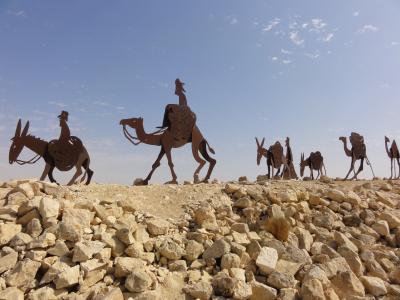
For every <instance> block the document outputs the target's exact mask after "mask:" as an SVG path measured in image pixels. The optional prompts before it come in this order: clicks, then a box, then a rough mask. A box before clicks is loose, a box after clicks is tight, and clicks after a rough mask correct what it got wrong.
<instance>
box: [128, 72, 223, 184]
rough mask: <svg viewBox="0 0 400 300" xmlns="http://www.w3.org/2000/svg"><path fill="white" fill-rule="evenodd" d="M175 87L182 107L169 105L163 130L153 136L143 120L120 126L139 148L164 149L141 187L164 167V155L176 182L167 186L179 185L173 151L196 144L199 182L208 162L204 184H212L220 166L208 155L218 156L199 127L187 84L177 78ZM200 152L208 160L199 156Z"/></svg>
mask: <svg viewBox="0 0 400 300" xmlns="http://www.w3.org/2000/svg"><path fill="white" fill-rule="evenodd" d="M175 85H176V88H175V94H176V95H178V96H179V105H177V104H168V105H167V106H166V108H165V113H164V120H163V124H162V126H160V127H158V128H160V129H159V130H157V131H155V132H153V133H146V132H145V130H144V125H143V118H131V119H122V120H121V121H120V125H122V126H123V132H124V135H125V137H126V138H127V139H128V140H129V141H130V142H131V143H132V144H134V145H138V144H140V143H144V144H148V145H154V146H161V150H160V153H159V154H158V157H157V159H156V161H155V162H154V163H153V165H152V169H151V171H150V173H149V174H148V175H147V177H146V178H145V179H144V180H143V181H142V182H140V183H139V184H142V185H147V184H148V183H149V180H150V179H151V177H152V175H153V173H154V171H155V170H156V169H157V168H158V167H159V166H160V161H161V159H162V158H163V156H164V155H166V156H167V159H168V166H169V168H170V171H171V175H172V180H171V181H168V182H166V183H169V184H177V176H176V173H175V171H174V164H173V162H172V156H171V150H172V149H173V148H179V147H182V146H183V145H185V144H187V143H191V144H192V154H193V157H194V159H195V160H196V161H197V162H198V163H199V166H198V167H197V169H196V170H195V172H194V174H193V178H194V182H195V183H198V182H200V180H199V173H200V171H201V169H202V168H203V167H204V165H205V164H206V161H207V162H209V168H208V171H207V174H206V176H205V178H204V179H203V180H202V182H208V180H209V179H210V177H211V173H212V171H213V169H214V166H215V164H216V160H215V159H214V158H212V157H211V156H210V155H209V154H208V151H210V152H211V153H212V154H215V152H214V150H213V149H212V148H211V147H210V145H209V144H208V142H207V140H206V139H205V138H204V137H203V135H202V133H201V132H200V130H199V128H198V127H197V125H196V115H195V113H194V112H192V111H191V109H190V107H189V106H188V105H187V101H186V96H185V94H184V93H185V89H184V88H183V83H182V82H181V81H180V80H179V79H177V80H175ZM127 126H128V127H131V128H133V129H135V131H136V136H132V135H131V134H130V133H129V132H128V130H127V128H126V127H127ZM207 149H208V151H207ZM199 153H200V154H201V156H202V157H203V158H204V159H203V158H202V157H201V156H200V155H199Z"/></svg>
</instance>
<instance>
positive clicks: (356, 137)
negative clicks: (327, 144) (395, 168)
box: [339, 132, 375, 180]
mask: <svg viewBox="0 0 400 300" xmlns="http://www.w3.org/2000/svg"><path fill="white" fill-rule="evenodd" d="M339 140H341V141H342V142H343V147H344V152H345V153H346V155H347V156H349V157H351V165H350V169H349V172H348V173H347V175H346V177H345V178H344V180H347V178H348V177H349V175H350V173H351V171H353V172H354V176H353V177H352V178H351V180H353V179H357V175H358V174H360V172H361V171H362V170H363V167H364V160H365V161H366V163H367V165H369V166H370V168H371V171H372V175H373V177H375V174H374V170H373V169H372V165H371V163H370V161H369V159H368V157H367V147H366V146H365V143H364V137H363V136H362V135H360V134H358V133H356V132H352V133H351V135H350V137H349V140H350V144H351V149H349V148H348V147H347V139H346V137H344V136H341V137H339ZM357 160H360V167H359V168H358V171H357V172H355V169H354V165H355V163H356V161H357Z"/></svg>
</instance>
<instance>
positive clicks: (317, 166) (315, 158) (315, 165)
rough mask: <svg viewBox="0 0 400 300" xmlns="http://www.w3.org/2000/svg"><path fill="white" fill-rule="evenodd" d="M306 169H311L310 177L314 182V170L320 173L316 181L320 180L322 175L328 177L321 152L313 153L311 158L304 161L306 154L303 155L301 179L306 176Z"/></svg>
mask: <svg viewBox="0 0 400 300" xmlns="http://www.w3.org/2000/svg"><path fill="white" fill-rule="evenodd" d="M305 167H309V168H310V176H311V179H312V180H314V174H313V170H316V171H318V174H317V177H316V178H315V179H318V177H319V176H320V175H325V176H326V169H325V164H324V158H323V157H322V155H321V152H319V151H316V152H311V153H310V156H309V157H308V158H307V159H304V153H302V154H301V161H300V176H301V177H303V176H304V169H305ZM322 169H323V170H322ZM324 171H325V172H324Z"/></svg>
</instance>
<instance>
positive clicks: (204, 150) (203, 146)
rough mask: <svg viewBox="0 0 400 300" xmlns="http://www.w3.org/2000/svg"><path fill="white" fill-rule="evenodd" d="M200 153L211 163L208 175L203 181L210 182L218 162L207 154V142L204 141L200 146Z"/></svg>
mask: <svg viewBox="0 0 400 300" xmlns="http://www.w3.org/2000/svg"><path fill="white" fill-rule="evenodd" d="M200 153H201V155H203V157H204V158H205V159H206V160H207V161H208V162H209V164H210V165H209V167H208V171H207V175H206V177H205V178H204V179H203V182H208V180H209V179H210V177H211V173H212V171H213V169H214V167H215V164H216V163H217V161H216V160H215V159H214V158H212V157H211V156H210V155H209V154H208V152H207V145H206V142H205V141H204V140H203V142H202V143H201V144H200Z"/></svg>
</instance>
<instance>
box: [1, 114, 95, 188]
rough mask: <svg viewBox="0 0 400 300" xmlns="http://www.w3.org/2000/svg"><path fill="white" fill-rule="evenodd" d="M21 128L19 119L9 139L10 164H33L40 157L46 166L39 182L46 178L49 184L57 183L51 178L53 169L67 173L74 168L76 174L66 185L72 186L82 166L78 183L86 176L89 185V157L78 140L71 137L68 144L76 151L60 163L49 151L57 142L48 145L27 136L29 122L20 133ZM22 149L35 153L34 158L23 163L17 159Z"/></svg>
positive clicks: (53, 153) (54, 153)
mask: <svg viewBox="0 0 400 300" xmlns="http://www.w3.org/2000/svg"><path fill="white" fill-rule="evenodd" d="M21 127H22V126H21V119H20V120H19V121H18V123H17V128H16V130H15V135H14V137H13V138H12V139H11V141H12V144H11V146H10V151H9V163H10V164H13V163H14V162H16V163H18V164H20V165H24V164H33V163H35V162H37V161H38V160H39V159H40V158H41V157H42V158H43V159H44V161H45V162H46V166H45V168H44V170H43V173H42V176H40V180H44V179H45V178H46V176H48V177H49V179H50V181H51V182H55V183H57V184H58V182H57V181H56V180H55V179H54V177H53V170H54V168H57V169H59V170H60V171H69V170H70V169H72V168H73V167H75V168H76V172H75V174H74V175H73V177H72V178H71V180H70V181H69V182H68V185H72V184H74V183H75V181H76V180H77V179H78V177H79V176H81V175H82V170H81V167H82V166H83V167H84V169H85V173H84V175H83V176H82V178H81V180H80V181H81V182H83V181H84V180H85V177H86V174H87V180H86V183H85V184H89V183H90V181H91V179H92V176H93V173H94V172H93V171H92V170H91V169H90V168H89V164H90V157H89V154H88V152H87V150H86V148H85V147H84V146H83V144H82V142H81V141H80V139H79V138H77V137H75V136H71V141H70V144H71V145H72V146H71V147H73V148H75V149H76V151H70V155H69V160H68V161H65V160H64V161H62V160H60V157H58V154H57V153H58V152H54V151H51V148H52V147H51V145H52V144H56V142H57V141H56V140H53V141H51V142H50V143H49V142H46V141H44V140H42V139H40V138H38V137H35V136H34V135H31V134H28V130H29V121H28V122H26V124H25V127H24V129H23V130H22V133H21ZM24 147H27V148H29V149H30V150H32V151H33V152H35V153H36V156H35V157H33V158H32V159H30V160H28V161H23V160H20V159H18V156H19V155H20V153H21V151H22V149H23V148H24ZM59 162H60V163H59Z"/></svg>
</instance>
